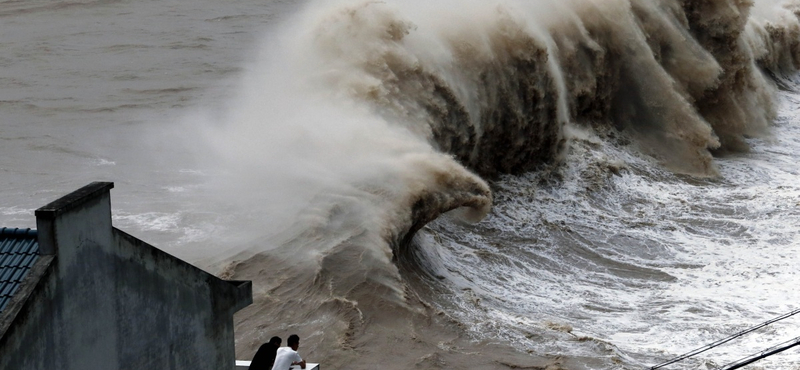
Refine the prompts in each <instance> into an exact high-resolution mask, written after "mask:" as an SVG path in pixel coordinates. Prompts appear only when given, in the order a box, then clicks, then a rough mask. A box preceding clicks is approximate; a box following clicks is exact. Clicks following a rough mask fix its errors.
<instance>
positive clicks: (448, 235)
mask: <svg viewBox="0 0 800 370" xmlns="http://www.w3.org/2000/svg"><path fill="white" fill-rule="evenodd" d="M0 33H2V35H3V37H2V38H0V67H2V68H0V119H2V126H0V142H2V147H0V150H2V152H3V155H2V156H0V169H1V170H2V174H3V176H0V181H2V186H3V189H4V191H3V192H2V194H0V222H1V223H2V225H3V226H10V227H31V226H33V225H34V224H35V221H34V219H33V215H32V210H33V209H35V208H36V207H38V206H41V205H43V204H45V203H47V202H49V201H51V200H53V199H55V198H56V197H58V196H60V195H62V194H64V193H66V192H68V191H71V190H73V189H75V188H77V187H79V186H82V185H84V184H85V183H88V182H90V181H94V180H110V181H114V182H115V184H116V187H115V190H114V192H113V196H112V197H113V201H112V202H113V204H112V206H113V212H114V223H115V225H116V226H117V227H119V228H121V229H124V230H126V231H128V232H130V233H132V234H134V235H136V236H137V237H139V238H141V239H144V240H146V241H148V242H150V243H152V244H154V245H156V246H159V247H161V248H163V249H166V250H167V251H170V252H171V253H174V254H176V255H178V256H180V257H182V258H185V259H188V260H190V261H192V262H194V263H196V264H198V265H200V266H201V267H203V268H205V269H208V270H209V271H213V272H215V273H217V274H219V275H220V276H222V277H226V278H236V279H248V280H253V282H254V303H253V305H251V306H250V307H248V308H246V309H244V310H243V311H241V312H240V313H238V314H237V316H236V317H235V322H236V336H237V343H236V348H237V356H238V358H240V359H249V358H250V357H251V356H252V355H253V352H254V351H255V349H256V348H257V347H258V346H259V345H260V344H261V343H262V342H263V341H266V340H267V339H268V338H269V337H271V336H273V335H279V336H282V337H286V336H288V335H289V334H292V333H298V334H300V336H301V338H302V340H301V350H300V352H301V354H303V355H304V356H305V357H306V358H307V359H308V360H309V361H311V362H321V363H323V366H324V367H325V368H332V369H337V368H374V367H377V366H380V367H381V368H393V369H395V368H396V369H407V368H454V369H460V368H470V369H478V368H486V369H494V368H548V369H559V368H564V369H620V368H621V369H637V368H647V367H649V366H651V365H655V364H657V363H659V362H662V361H665V360H667V359H669V358H671V357H674V356H677V355H680V354H682V353H684V352H688V351H690V350H692V349H694V348H696V347H699V346H701V345H703V344H706V343H709V342H713V341H715V340H717V339H721V338H723V337H725V336H728V335H730V334H733V333H736V332H737V331H740V330H743V329H745V328H747V327H748V326H750V325H754V324H757V323H759V322H761V321H765V320H767V319H769V318H772V317H774V316H777V315H780V314H783V313H786V312H789V311H792V310H793V309H796V308H798V303H797V302H800V299H799V298H800V293H798V291H797V290H796V289H794V284H795V283H796V282H797V274H796V268H795V267H796V266H797V265H798V263H800V261H799V259H800V255H799V254H798V253H800V243H798V242H797V241H796V238H797V237H798V234H800V229H799V228H798V226H797V225H798V224H799V223H798V221H800V220H798V219H800V211H798V205H800V199H798V196H800V185H798V182H797V181H796V177H797V175H798V172H800V164H798V161H797V160H795V157H796V156H797V155H798V154H800V125H798V120H800V77H797V76H796V73H797V70H798V68H799V67H800V2H797V1H766V0H759V1H755V2H753V1H747V0H740V1H735V0H708V1H677V0H662V1H658V0H641V1H630V0H602V1H601V0H595V1H592V0H571V1H549V0H538V1H533V0H528V1H523V0H518V1H513V0H496V1H477V0H474V1H473V0H443V1H435V2H434V1H422V0H418V1H417V0H415V1H403V2H394V1H384V2H376V1H357V0H356V1H354V0H350V1H314V0H310V1H307V2H300V1H270V2H257V1H251V0H243V1H238V2H216V1H211V0H199V1H195V2H192V3H191V4H184V3H180V2H176V1H160V2H154V1H113V0H98V1H57V0H26V1H18V0H8V1H0ZM798 320H800V318H798V319H788V320H785V321H782V322H780V323H776V324H773V325H771V326H769V327H767V328H765V329H762V330H760V331H759V332H757V333H756V334H753V335H750V336H747V337H745V338H743V339H739V340H736V341H734V342H731V343H729V344H726V345H725V346H722V347H720V348H718V349H715V350H712V351H709V352H705V353H703V354H702V355H700V356H698V357H696V358H694V359H690V360H687V361H684V362H682V363H679V364H676V365H672V366H671V367H670V368H683V369H696V368H703V369H705V368H715V367H718V366H721V365H723V364H726V363H728V362H731V361H734V360H736V359H738V358H741V357H744V356H746V355H749V354H751V353H754V352H757V351H760V350H762V349H765V348H767V347H769V346H771V345H775V344H778V343H781V342H783V341H785V340H788V339H791V338H794V337H797V336H800V321H798ZM798 361H800V354H797V352H796V351H792V350H790V351H788V352H785V353H783V354H780V355H777V356H774V357H771V358H769V359H767V360H763V361H762V362H759V363H758V365H756V366H761V367H762V368H770V369H773V368H782V369H789V368H795V367H796V366H797V365H795V364H796V363H797V362H798Z"/></svg>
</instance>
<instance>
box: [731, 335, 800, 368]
mask: <svg viewBox="0 0 800 370" xmlns="http://www.w3.org/2000/svg"><path fill="white" fill-rule="evenodd" d="M798 344H800V337H797V338H794V339H792V340H788V341H786V342H783V343H781V344H778V345H777V346H774V347H770V348H767V349H765V350H763V351H761V352H758V353H754V354H752V355H750V356H747V357H744V358H741V359H739V360H736V361H734V362H731V363H729V364H727V365H725V366H723V367H721V368H719V370H733V369H738V368H740V367H743V366H747V365H750V364H752V363H753V362H756V361H758V360H760V359H762V358H764V357H767V356H772V355H774V354H776V353H778V352H783V351H785V350H787V349H789V348H792V347H794V346H796V345H798Z"/></svg>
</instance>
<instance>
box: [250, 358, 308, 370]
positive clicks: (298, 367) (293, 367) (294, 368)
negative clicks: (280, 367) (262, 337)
mask: <svg viewBox="0 0 800 370" xmlns="http://www.w3.org/2000/svg"><path fill="white" fill-rule="evenodd" d="M250 362H252V361H241V360H236V370H248V369H249V368H250ZM292 370H302V369H300V366H297V365H294V366H292ZM305 370H319V364H312V363H306V369H305Z"/></svg>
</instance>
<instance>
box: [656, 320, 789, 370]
mask: <svg viewBox="0 0 800 370" xmlns="http://www.w3.org/2000/svg"><path fill="white" fill-rule="evenodd" d="M798 313H800V309H797V310H794V311H792V312H789V313H786V314H783V315H781V316H778V317H776V318H774V319H771V320H767V321H764V322H762V323H761V324H758V325H756V326H753V327H750V328H747V329H745V330H742V331H740V332H738V333H736V334H734V335H731V336H729V337H727V338H723V339H720V340H718V341H716V342H714V343H711V344H707V345H705V346H702V347H700V348H698V349H695V350H694V351H691V352H687V353H684V354H682V355H680V356H678V357H675V358H673V359H671V360H669V361H667V362H662V363H660V364H658V365H655V366H653V367H651V368H650V369H649V370H655V369H658V368H662V367H664V366H667V365H670V364H674V363H676V362H678V361H683V360H685V359H687V358H689V357H692V356H696V355H698V354H700V353H703V352H705V351H708V350H710V349H712V348H714V347H717V346H719V345H721V344H724V343H728V342H730V341H732V340H734V339H736V338H739V337H741V336H744V335H745V334H748V333H751V332H753V331H756V330H758V329H761V328H763V327H765V326H767V325H769V324H772V323H773V322H776V321H780V320H783V319H785V318H787V317H790V316H794V315H796V314H798Z"/></svg>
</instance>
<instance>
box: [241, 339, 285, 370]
mask: <svg viewBox="0 0 800 370" xmlns="http://www.w3.org/2000/svg"><path fill="white" fill-rule="evenodd" d="M280 346H281V338H280V337H272V338H270V340H269V342H267V343H264V344H262V345H261V347H259V348H258V352H256V355H255V356H253V361H252V362H250V368H249V370H270V369H272V365H273V364H274V363H275V355H276V354H277V353H278V348H280Z"/></svg>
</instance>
